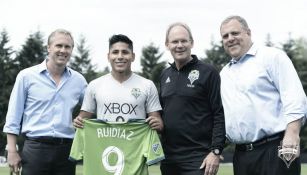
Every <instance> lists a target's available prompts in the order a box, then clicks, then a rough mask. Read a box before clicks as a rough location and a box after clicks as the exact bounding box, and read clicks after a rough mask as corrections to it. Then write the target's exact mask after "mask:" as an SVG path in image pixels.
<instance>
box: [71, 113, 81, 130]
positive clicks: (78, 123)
mask: <svg viewBox="0 0 307 175" xmlns="http://www.w3.org/2000/svg"><path fill="white" fill-rule="evenodd" d="M73 125H74V127H75V128H83V118H82V117H81V116H79V115H78V116H77V117H76V118H75V119H74V122H73Z"/></svg>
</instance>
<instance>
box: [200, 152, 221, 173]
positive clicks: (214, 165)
mask: <svg viewBox="0 0 307 175" xmlns="http://www.w3.org/2000/svg"><path fill="white" fill-rule="evenodd" d="M219 165H220V156H218V155H215V154H213V153H212V152H210V153H209V154H208V155H207V157H206V158H205V159H204V161H203V163H202V164H201V166H200V168H199V169H204V175H216V174H217V172H218V170H219Z"/></svg>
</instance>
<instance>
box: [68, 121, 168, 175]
mask: <svg viewBox="0 0 307 175" xmlns="http://www.w3.org/2000/svg"><path fill="white" fill-rule="evenodd" d="M70 159H73V160H81V159H83V173H84V175H101V174H103V175H148V165H152V164H154V163H157V162H159V161H160V160H163V159H164V153H163V150H162V147H161V143H160V140H159V137H158V134H157V132H156V131H155V130H152V129H151V128H150V127H149V125H148V124H147V123H144V120H141V121H140V120H139V121H138V122H127V123H106V122H104V121H101V120H85V121H84V128H83V129H77V132H76V135H75V138H74V141H73V145H72V148H71V152H70Z"/></svg>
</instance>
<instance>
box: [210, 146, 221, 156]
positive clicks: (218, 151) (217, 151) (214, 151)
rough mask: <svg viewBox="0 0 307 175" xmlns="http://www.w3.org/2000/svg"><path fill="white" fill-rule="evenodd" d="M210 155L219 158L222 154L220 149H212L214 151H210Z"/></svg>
mask: <svg viewBox="0 0 307 175" xmlns="http://www.w3.org/2000/svg"><path fill="white" fill-rule="evenodd" d="M212 153H213V154H214V155H216V156H219V155H221V154H222V151H221V150H220V149H218V148H214V149H213V150H212Z"/></svg>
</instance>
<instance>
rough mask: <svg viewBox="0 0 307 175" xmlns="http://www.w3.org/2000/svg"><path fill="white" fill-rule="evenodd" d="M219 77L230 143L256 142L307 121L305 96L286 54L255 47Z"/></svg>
mask: <svg viewBox="0 0 307 175" xmlns="http://www.w3.org/2000/svg"><path fill="white" fill-rule="evenodd" d="M220 75H221V95H222V102H223V106H224V112H225V124H226V134H227V137H228V139H229V140H230V141H231V142H233V143H250V142H254V141H256V140H259V139H261V138H263V137H266V136H270V135H272V134H275V133H278V132H281V131H284V130H285V129H286V127H287V124H288V123H290V122H292V121H295V120H298V119H305V118H304V116H306V113H307V100H306V95H305V93H304V90H303V88H302V84H301V82H300V80H299V77H298V75H297V73H296V71H295V69H294V66H293V64H292V62H291V60H290V59H289V57H288V56H287V55H286V54H285V53H284V52H283V51H281V50H278V49H276V48H270V47H258V46H257V45H255V44H253V46H252V47H251V48H250V50H249V51H248V52H247V54H246V55H244V56H243V57H242V58H241V59H240V60H239V61H238V62H237V63H236V64H227V65H226V66H225V67H224V68H223V69H222V71H221V73H220Z"/></svg>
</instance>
